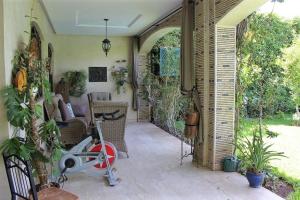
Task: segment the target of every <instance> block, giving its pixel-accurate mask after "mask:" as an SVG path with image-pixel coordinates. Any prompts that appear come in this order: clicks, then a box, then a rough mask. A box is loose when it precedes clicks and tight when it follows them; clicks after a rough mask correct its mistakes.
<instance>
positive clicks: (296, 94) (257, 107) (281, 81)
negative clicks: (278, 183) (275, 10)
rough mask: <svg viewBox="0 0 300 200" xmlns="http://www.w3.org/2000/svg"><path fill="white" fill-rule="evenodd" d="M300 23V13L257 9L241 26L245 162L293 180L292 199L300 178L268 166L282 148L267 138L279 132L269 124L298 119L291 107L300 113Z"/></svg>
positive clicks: (240, 132)
mask: <svg viewBox="0 0 300 200" xmlns="http://www.w3.org/2000/svg"><path fill="white" fill-rule="evenodd" d="M275 2H276V1H274V3H275ZM299 24H300V23H299V19H298V18H296V19H294V20H290V21H288V20H284V19H282V18H280V17H278V16H276V15H274V14H272V13H271V14H258V13H254V14H252V15H251V16H249V17H248V18H247V19H246V20H244V21H243V22H242V23H241V24H240V25H239V26H238V28H237V33H238V34H237V58H238V60H237V61H238V68H237V87H236V89H237V90H236V108H237V112H236V116H237V117H236V119H237V123H236V130H237V132H236V138H239V139H238V142H237V143H238V144H237V148H238V151H237V154H238V156H239V158H241V160H242V161H243V162H242V166H243V167H244V168H248V169H249V168H250V170H252V171H254V172H259V171H261V170H267V169H269V170H268V172H269V173H271V174H273V175H274V177H275V178H279V177H282V179H283V180H285V181H287V182H291V184H292V185H293V187H294V190H295V193H293V194H291V195H290V199H299V181H293V183H292V181H290V180H291V178H289V177H287V176H286V175H285V176H283V175H282V174H280V173H279V172H278V171H276V170H274V169H273V168H272V167H271V166H270V161H271V160H272V159H273V158H275V159H277V158H279V157H281V156H283V154H282V153H278V152H273V151H271V150H270V149H271V147H272V145H269V146H268V145H266V144H265V143H264V141H263V138H264V137H270V138H272V137H277V135H278V134H277V133H274V132H271V131H269V130H268V128H267V125H279V124H280V125H294V124H295V122H294V120H293V119H295V114H294V116H292V115H293V114H292V113H295V112H296V113H299V103H300V102H299V98H300V91H299V88H300V75H299V74H300V62H299V56H300V46H299V44H300V43H299V35H298V34H299V27H300V26H299ZM299 116H300V115H299ZM264 156H266V157H264ZM273 156H275V157H273ZM278 156H279V157H278ZM262 161H265V162H262ZM265 164H266V165H265ZM251 168H252V169H251Z"/></svg>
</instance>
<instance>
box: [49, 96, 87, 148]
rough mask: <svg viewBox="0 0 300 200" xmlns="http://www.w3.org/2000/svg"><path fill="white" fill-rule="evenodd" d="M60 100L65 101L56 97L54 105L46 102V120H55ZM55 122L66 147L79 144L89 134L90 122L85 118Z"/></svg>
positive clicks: (53, 99)
mask: <svg viewBox="0 0 300 200" xmlns="http://www.w3.org/2000/svg"><path fill="white" fill-rule="evenodd" d="M59 99H63V98H62V96H61V95H55V96H54V97H53V98H52V103H46V102H44V108H45V109H44V111H45V118H46V119H55V112H56V110H57V109H58V108H57V101H58V100H59ZM55 120H56V122H57V124H58V125H59V127H60V132H61V142H62V143H63V144H64V145H74V144H77V143H78V142H79V141H80V140H81V139H82V138H83V137H84V136H85V135H86V134H87V129H88V122H87V120H86V119H85V118H84V117H75V118H73V119H70V120H68V121H64V122H62V121H60V120H57V119H55Z"/></svg>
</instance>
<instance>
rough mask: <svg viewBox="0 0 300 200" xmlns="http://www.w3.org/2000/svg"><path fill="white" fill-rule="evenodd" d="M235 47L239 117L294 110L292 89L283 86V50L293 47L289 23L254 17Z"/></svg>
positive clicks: (260, 115)
mask: <svg viewBox="0 0 300 200" xmlns="http://www.w3.org/2000/svg"><path fill="white" fill-rule="evenodd" d="M248 24H249V26H248V31H247V32H246V33H245V35H244V37H243V40H242V42H240V43H239V44H240V46H238V59H239V68H238V70H239V73H238V75H239V77H238V79H239V83H240V87H239V88H240V91H239V92H240V95H241V96H240V97H239V98H238V99H239V101H242V102H240V104H241V105H242V109H243V110H242V111H243V112H242V114H243V115H244V116H246V117H260V118H263V117H265V116H267V115H274V114H276V113H278V112H292V111H294V106H293V101H292V98H291V90H290V88H288V87H287V86H286V85H285V84H284V80H285V76H284V69H283V66H282V65H280V64H279V62H278V61H279V60H280V59H282V57H283V55H284V52H283V50H284V49H285V48H287V47H290V46H291V45H292V44H293V40H294V38H295V31H294V29H293V26H292V23H289V22H286V21H283V20H282V19H281V18H279V17H277V16H276V15H273V14H268V15H266V14H253V15H252V16H250V18H249V19H248Z"/></svg>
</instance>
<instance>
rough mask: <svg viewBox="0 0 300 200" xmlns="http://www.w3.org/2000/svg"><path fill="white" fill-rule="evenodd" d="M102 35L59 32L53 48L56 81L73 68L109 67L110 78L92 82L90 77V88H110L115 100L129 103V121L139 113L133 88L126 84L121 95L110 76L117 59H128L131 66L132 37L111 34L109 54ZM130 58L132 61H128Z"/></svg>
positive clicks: (92, 90) (99, 89)
mask: <svg viewBox="0 0 300 200" xmlns="http://www.w3.org/2000/svg"><path fill="white" fill-rule="evenodd" d="M103 39H104V38H103V37H100V36H71V35H57V36H56V47H55V48H54V60H55V64H54V65H55V67H54V77H55V80H54V82H58V81H59V80H60V78H61V76H62V74H63V73H64V72H66V71H70V70H83V71H85V72H86V74H87V75H88V68H89V67H107V76H108V77H107V82H97V83H90V82H88V81H87V92H110V93H111V94H112V100H113V101H127V102H128V103H129V109H128V116H127V119H128V121H136V119H137V113H136V112H135V111H133V110H132V108H131V105H132V89H131V85H130V84H126V93H123V92H122V91H121V93H120V94H119V95H118V94H117V92H116V86H115V83H114V80H113V79H112V77H111V70H112V67H113V66H116V67H117V66H119V65H120V64H118V63H116V60H123V59H125V60H126V61H127V62H126V63H125V64H124V65H125V66H129V67H130V66H131V63H130V57H131V39H130V38H129V37H109V40H111V44H112V47H111V50H110V51H109V53H108V56H107V57H106V56H105V54H104V52H103V51H102V47H101V42H102V40H103ZM128 62H129V63H128Z"/></svg>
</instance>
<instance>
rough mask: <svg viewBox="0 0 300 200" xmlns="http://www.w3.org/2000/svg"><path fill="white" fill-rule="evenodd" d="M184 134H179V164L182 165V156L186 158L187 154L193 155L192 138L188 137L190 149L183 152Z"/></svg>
mask: <svg viewBox="0 0 300 200" xmlns="http://www.w3.org/2000/svg"><path fill="white" fill-rule="evenodd" d="M183 135H184V134H182V135H181V156H180V166H181V165H182V161H183V159H184V158H187V157H189V156H193V154H194V139H188V140H190V145H191V149H190V152H187V151H185V152H183V143H184V140H185V139H186V138H185V137H184V136H183Z"/></svg>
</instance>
